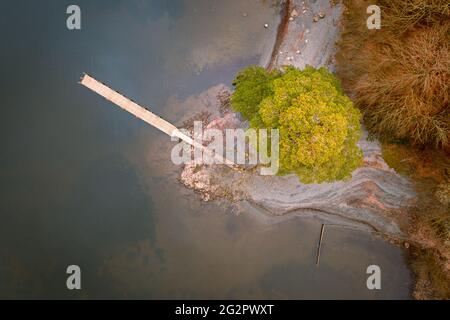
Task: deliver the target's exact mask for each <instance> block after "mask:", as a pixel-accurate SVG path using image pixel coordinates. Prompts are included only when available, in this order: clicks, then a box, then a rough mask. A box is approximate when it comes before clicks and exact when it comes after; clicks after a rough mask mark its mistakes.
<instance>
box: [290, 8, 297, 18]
mask: <svg viewBox="0 0 450 320" xmlns="http://www.w3.org/2000/svg"><path fill="white" fill-rule="evenodd" d="M291 17H294V18H295V17H298V12H297V10H295V9H294V10H292V12H291Z"/></svg>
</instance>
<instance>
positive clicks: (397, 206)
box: [180, 0, 415, 237]
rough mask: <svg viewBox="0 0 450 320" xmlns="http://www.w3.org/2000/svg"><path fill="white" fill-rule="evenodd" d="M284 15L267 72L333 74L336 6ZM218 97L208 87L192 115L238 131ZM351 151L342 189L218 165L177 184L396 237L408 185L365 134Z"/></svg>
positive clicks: (313, 5)
mask: <svg viewBox="0 0 450 320" xmlns="http://www.w3.org/2000/svg"><path fill="white" fill-rule="evenodd" d="M286 8H287V9H286V10H288V11H287V15H285V16H287V17H288V18H287V22H286V21H285V20H286V19H282V21H284V22H285V23H286V25H284V26H282V30H283V31H282V32H281V33H280V32H279V35H281V36H282V38H281V39H280V38H279V39H278V40H277V44H276V46H275V49H276V50H277V52H275V53H274V54H273V55H272V61H271V63H270V64H269V66H268V67H273V68H280V67H282V66H285V65H293V66H295V67H298V68H303V67H304V66H305V65H312V66H314V67H321V66H326V67H328V68H330V69H333V64H334V62H333V59H334V54H335V50H336V49H335V42H336V41H337V40H338V38H339V35H340V33H339V20H340V18H341V15H342V12H343V8H342V6H341V5H339V4H336V5H335V4H333V3H332V2H330V1H328V0H319V1H299V0H292V1H288V2H287V6H286ZM226 90H229V89H228V88H226V87H224V86H216V87H214V88H212V89H210V90H208V91H206V92H205V93H203V94H201V95H199V96H198V101H196V102H195V103H193V104H194V105H195V112H196V113H199V112H201V111H206V112H209V113H210V120H211V121H209V125H208V127H214V128H218V129H224V128H236V127H246V126H247V124H246V123H245V122H242V121H241V119H240V117H239V115H237V114H235V113H233V112H231V111H226V112H223V110H221V103H220V101H219V100H220V99H218V98H217V95H218V93H219V92H224V91H226ZM222 109H223V108H222ZM190 111H191V112H193V110H192V109H191V110H190ZM221 111H222V112H221ZM359 147H360V148H361V149H362V150H363V153H364V165H363V166H362V167H360V168H358V169H357V170H356V171H354V172H353V174H352V177H351V179H349V180H347V181H338V182H334V183H322V184H302V183H300V182H299V180H298V178H297V176H295V175H288V176H282V177H281V176H260V175H259V174H258V173H257V172H256V171H255V170H251V171H245V172H237V171H234V170H231V169H229V168H228V167H225V166H220V165H213V166H201V167H199V166H194V165H186V166H185V167H184V169H183V171H182V173H181V176H180V180H181V182H182V183H183V184H184V185H185V186H187V187H188V188H191V189H193V190H195V191H197V192H198V193H199V194H200V196H201V197H202V198H203V200H212V199H218V198H220V199H222V198H226V199H229V200H232V201H238V202H242V203H245V205H246V206H247V207H248V206H250V207H251V208H252V210H254V211H256V212H259V213H261V214H264V215H269V216H301V217H311V216H314V217H317V218H319V219H322V220H324V221H328V222H332V223H338V224H345V225H352V226H358V227H360V228H364V229H368V230H372V231H377V232H380V233H383V234H386V235H391V236H396V237H403V233H402V231H401V226H402V225H404V224H406V223H407V215H406V211H405V209H406V208H407V207H408V206H409V205H411V204H412V201H413V199H414V198H415V193H414V191H413V189H412V187H411V185H410V183H409V182H408V181H407V180H406V179H404V178H402V177H401V176H400V175H398V174H397V173H396V172H395V171H394V170H393V169H391V168H389V166H388V165H387V164H386V163H385V161H384V160H383V158H382V154H381V146H380V144H379V143H378V142H377V141H369V140H368V139H367V134H366V132H365V130H363V132H362V137H361V139H360V141H359Z"/></svg>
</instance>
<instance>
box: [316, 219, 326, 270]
mask: <svg viewBox="0 0 450 320" xmlns="http://www.w3.org/2000/svg"><path fill="white" fill-rule="evenodd" d="M324 231H325V225H324V224H322V229H321V230H320V239H319V246H318V247H317V261H316V266H317V267H318V266H319V264H320V250H321V249H322V239H323V232H324Z"/></svg>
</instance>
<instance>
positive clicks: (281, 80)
mask: <svg viewBox="0 0 450 320" xmlns="http://www.w3.org/2000/svg"><path fill="white" fill-rule="evenodd" d="M234 85H235V88H236V90H235V92H234V93H233V96H232V99H231V102H232V107H233V109H234V110H235V111H238V112H240V113H241V114H242V115H243V117H244V118H245V119H247V120H249V121H250V126H251V127H252V128H256V129H261V128H267V129H270V128H277V129H279V132H280V163H279V165H280V171H279V172H280V174H287V173H296V174H297V175H298V176H299V178H300V180H301V181H302V182H304V183H320V182H327V181H334V180H340V179H344V178H346V177H348V176H350V174H351V173H352V172H353V170H355V169H356V168H357V167H358V166H359V164H360V163H361V159H362V152H361V150H359V148H358V147H357V142H358V140H359V136H360V129H361V128H360V118H361V115H360V112H359V111H358V110H357V109H356V108H354V106H353V103H352V102H351V100H350V99H349V98H348V97H347V96H346V95H345V94H344V93H343V91H342V89H341V85H340V83H339V81H338V80H337V79H336V77H335V76H334V75H333V74H331V73H330V72H329V71H328V70H326V69H325V68H321V69H314V68H312V67H306V68H305V69H304V70H299V69H296V68H294V67H287V68H286V69H285V70H284V71H283V72H280V71H274V72H267V71H266V70H265V69H264V68H261V67H254V66H251V67H248V68H246V69H244V70H243V71H241V72H240V73H239V74H238V76H237V78H236V80H235V82H234Z"/></svg>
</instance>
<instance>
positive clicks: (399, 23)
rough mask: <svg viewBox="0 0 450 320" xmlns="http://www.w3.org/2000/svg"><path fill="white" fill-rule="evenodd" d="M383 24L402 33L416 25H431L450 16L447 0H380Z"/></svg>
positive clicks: (449, 6)
mask: <svg viewBox="0 0 450 320" xmlns="http://www.w3.org/2000/svg"><path fill="white" fill-rule="evenodd" d="M378 4H379V6H380V7H381V10H382V12H383V20H384V22H383V26H385V27H387V28H389V29H391V30H393V31H395V32H396V33H403V32H406V31H408V30H410V29H411V28H414V27H417V26H424V25H426V26H433V25H434V24H436V23H439V22H441V21H445V20H446V19H448V18H449V16H450V5H449V2H448V0H380V1H378Z"/></svg>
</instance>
